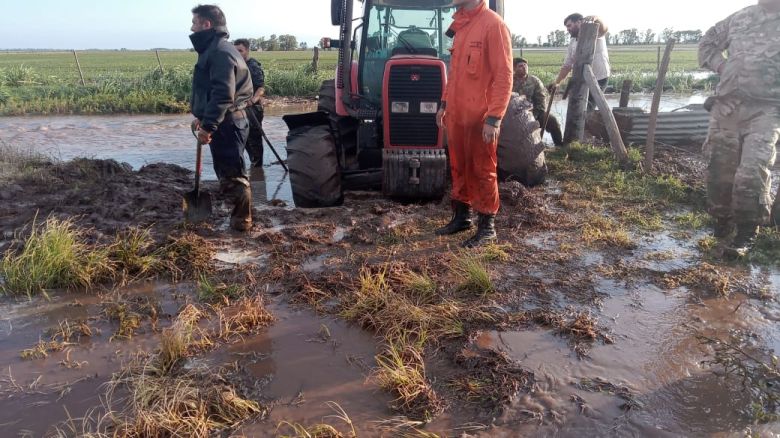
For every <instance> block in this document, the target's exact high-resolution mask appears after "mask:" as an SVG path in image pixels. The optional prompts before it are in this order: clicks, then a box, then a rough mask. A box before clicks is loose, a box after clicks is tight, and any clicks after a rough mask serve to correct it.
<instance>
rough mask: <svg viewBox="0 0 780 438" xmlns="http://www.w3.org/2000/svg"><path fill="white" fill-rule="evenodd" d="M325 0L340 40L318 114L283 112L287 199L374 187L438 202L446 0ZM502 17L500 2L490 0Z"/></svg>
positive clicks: (320, 200)
mask: <svg viewBox="0 0 780 438" xmlns="http://www.w3.org/2000/svg"><path fill="white" fill-rule="evenodd" d="M361 1H362V3H363V13H362V15H361V17H360V18H358V19H353V16H354V15H353V9H354V4H355V0H331V21H332V24H333V25H334V26H339V37H338V39H332V40H329V39H324V40H323V41H324V43H325V44H324V45H325V47H332V48H334V49H338V64H337V66H336V77H335V80H328V81H324V82H323V83H322V88H321V89H320V92H319V99H318V108H317V109H318V111H317V112H314V113H307V114H297V115H287V116H285V117H284V120H285V122H286V123H287V125H288V128H289V130H290V131H289V134H288V137H287V150H288V167H289V169H290V181H291V185H292V191H293V198H294V202H295V204H296V206H299V207H304V208H306V207H330V206H335V205H340V204H341V203H342V202H343V192H344V190H376V189H381V190H382V192H383V194H384V195H385V196H387V197H390V198H394V199H403V200H424V199H439V198H441V197H442V196H443V195H444V193H445V191H446V188H447V175H448V164H447V153H446V138H445V134H444V132H443V130H442V129H440V128H439V127H437V126H436V113H437V112H438V110H439V108H440V105H441V97H442V94H443V92H444V88H445V86H446V84H447V69H448V64H449V60H450V51H449V49H450V48H451V47H452V39H451V38H449V37H448V36H447V35H446V33H447V30H448V28H449V26H450V24H451V23H452V21H453V15H454V13H455V7H453V6H452V1H451V0H361ZM488 3H489V7H490V8H491V9H492V10H494V11H496V12H498V13H499V14H501V15H502V16H503V10H504V1H503V0H488Z"/></svg>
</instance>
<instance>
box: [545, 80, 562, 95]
mask: <svg viewBox="0 0 780 438" xmlns="http://www.w3.org/2000/svg"><path fill="white" fill-rule="evenodd" d="M558 85H559V84H558V82H555V81H553V82H550V84H549V85H547V92H548V93H550V94H554V93H555V90H557V89H558Z"/></svg>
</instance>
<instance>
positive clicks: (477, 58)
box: [436, 0, 513, 248]
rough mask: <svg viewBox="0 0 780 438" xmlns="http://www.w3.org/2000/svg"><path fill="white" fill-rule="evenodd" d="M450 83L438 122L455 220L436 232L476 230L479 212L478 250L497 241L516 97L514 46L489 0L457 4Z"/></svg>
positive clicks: (469, 242)
mask: <svg viewBox="0 0 780 438" xmlns="http://www.w3.org/2000/svg"><path fill="white" fill-rule="evenodd" d="M453 4H454V5H455V6H456V7H457V8H458V11H457V12H456V13H455V21H454V22H453V23H452V26H450V29H449V30H448V31H447V35H448V36H450V37H452V36H453V35H454V38H455V41H454V43H453V48H452V59H451V61H450V73H449V82H448V83H447V89H446V91H445V93H444V97H443V98H442V105H441V109H440V110H439V112H438V114H437V117H436V122H437V123H438V125H439V126H442V125H444V126H445V129H446V130H447V139H448V143H449V153H450V168H451V170H452V208H453V211H454V213H453V217H452V220H451V221H450V223H449V224H447V225H446V226H444V227H443V228H440V229H439V230H437V231H436V234H438V235H440V236H442V235H449V234H455V233H459V232H461V231H465V230H468V229H469V228H471V209H472V208H473V209H474V210H476V211H477V213H478V215H479V216H478V223H477V232H476V234H475V235H474V236H473V237H471V238H470V239H468V240H466V241H465V242H464V243H463V246H464V247H466V248H473V247H476V246H480V245H482V244H485V243H488V242H492V241H495V240H496V228H495V218H496V213H497V212H498V206H499V200H498V179H497V175H496V166H497V160H496V150H497V146H498V134H499V128H500V126H501V119H502V117H504V113H505V112H506V108H507V105H508V104H509V98H510V96H511V94H512V74H513V72H512V42H511V38H510V34H509V29H507V27H506V24H505V23H504V20H502V19H501V17H500V16H499V15H498V14H496V13H495V12H493V11H491V10H490V9H489V8H488V7H487V5H486V2H485V0H455V1H454V2H453Z"/></svg>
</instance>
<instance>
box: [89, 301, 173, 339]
mask: <svg viewBox="0 0 780 438" xmlns="http://www.w3.org/2000/svg"><path fill="white" fill-rule="evenodd" d="M160 311H161V309H160V305H159V303H157V302H156V301H154V300H153V299H152V298H150V297H149V296H136V297H129V298H126V297H124V296H122V295H116V296H112V297H111V298H110V299H108V300H107V301H106V302H105V303H103V315H104V316H105V317H106V318H107V319H108V320H109V321H111V322H116V323H117V324H118V327H117V330H116V332H114V334H113V335H112V336H111V340H112V341H113V340H115V339H131V338H132V337H133V336H134V335H135V332H136V331H137V330H138V329H140V328H141V322H142V321H144V320H147V319H148V320H149V321H150V322H151V326H152V330H156V329H157V322H158V320H159V315H160Z"/></svg>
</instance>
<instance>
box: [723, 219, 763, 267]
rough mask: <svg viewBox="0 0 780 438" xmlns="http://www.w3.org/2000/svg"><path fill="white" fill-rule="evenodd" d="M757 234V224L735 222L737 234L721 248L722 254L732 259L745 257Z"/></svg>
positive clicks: (751, 247)
mask: <svg viewBox="0 0 780 438" xmlns="http://www.w3.org/2000/svg"><path fill="white" fill-rule="evenodd" d="M757 235H758V226H756V225H755V224H737V234H736V235H735V236H734V239H733V240H732V241H731V243H730V244H728V245H726V246H725V247H724V248H723V255H724V256H726V257H729V258H732V259H736V258H740V257H745V256H746V255H747V254H748V253H749V252H750V250H751V249H753V244H754V243H755V241H756V236H757Z"/></svg>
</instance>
